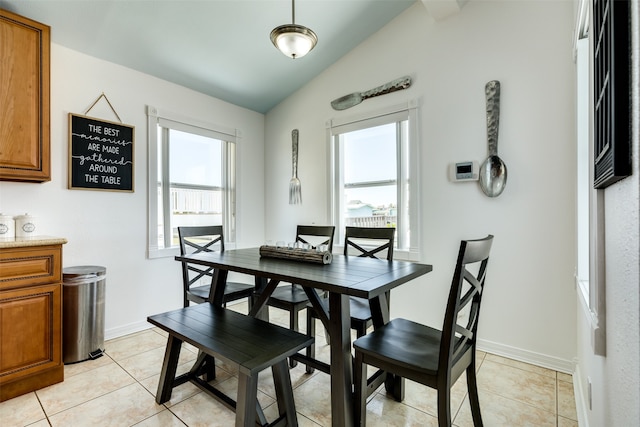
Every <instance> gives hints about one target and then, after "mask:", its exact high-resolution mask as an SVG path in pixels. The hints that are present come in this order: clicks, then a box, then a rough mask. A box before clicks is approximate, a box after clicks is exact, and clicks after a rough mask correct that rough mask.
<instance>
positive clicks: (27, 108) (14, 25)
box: [0, 9, 51, 182]
mask: <svg viewBox="0 0 640 427" xmlns="http://www.w3.org/2000/svg"><path fill="white" fill-rule="evenodd" d="M50 48H51V38H50V27H49V26H48V25H44V24H41V23H39V22H36V21H33V20H31V19H28V18H25V17H23V16H20V15H16V14H15V13H12V12H9V11H6V10H2V9H0V180H4V181H32V182H44V181H50V180H51V160H50V131H49V120H50V117H49V116H50V113H49V68H50V60H49V55H50Z"/></svg>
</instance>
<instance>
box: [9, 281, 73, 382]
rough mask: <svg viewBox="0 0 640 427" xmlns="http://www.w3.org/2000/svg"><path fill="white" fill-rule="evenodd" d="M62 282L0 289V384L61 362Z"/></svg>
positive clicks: (58, 364)
mask: <svg viewBox="0 0 640 427" xmlns="http://www.w3.org/2000/svg"><path fill="white" fill-rule="evenodd" d="M60 292H61V285H60V284H59V283H58V284H52V285H44V286H34V287H30V288H23V289H16V290H13V291H4V292H0V336H1V337H2V340H1V345H0V387H2V384H3V383H6V382H10V381H12V380H15V379H17V378H20V377H25V376H28V375H31V374H37V373H38V372H40V371H44V370H47V369H50V368H52V367H56V366H60V365H61V363H62V351H61V340H60V337H61V333H60V332H61V303H60V301H61V293H60Z"/></svg>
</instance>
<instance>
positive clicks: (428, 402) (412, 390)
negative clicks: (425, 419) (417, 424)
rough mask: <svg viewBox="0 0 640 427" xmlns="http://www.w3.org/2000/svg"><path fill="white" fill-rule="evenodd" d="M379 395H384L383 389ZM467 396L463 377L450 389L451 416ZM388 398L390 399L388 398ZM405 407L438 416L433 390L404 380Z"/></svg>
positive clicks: (435, 396) (435, 394)
mask: <svg viewBox="0 0 640 427" xmlns="http://www.w3.org/2000/svg"><path fill="white" fill-rule="evenodd" d="M380 394H386V392H385V391H384V388H383V389H381V391H380ZM466 395H467V380H466V377H465V376H464V375H463V376H461V377H460V378H459V379H458V381H457V382H456V383H455V384H454V386H453V387H452V388H451V415H452V416H453V415H455V414H456V413H457V412H458V409H459V408H460V405H461V404H462V401H463V400H464V397H465V396H466ZM389 398H391V397H390V396H389ZM402 403H404V404H405V405H407V406H410V407H412V408H415V409H418V410H420V411H422V412H426V413H428V414H429V415H432V416H434V417H437V416H438V394H437V392H436V390H435V389H432V388H430V387H427V386H424V385H422V384H419V383H416V382H413V381H409V380H405V399H404V401H403V402H402Z"/></svg>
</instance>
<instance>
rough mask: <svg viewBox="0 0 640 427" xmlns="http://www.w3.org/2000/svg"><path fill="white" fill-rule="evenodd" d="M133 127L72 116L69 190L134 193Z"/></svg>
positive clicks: (70, 116) (70, 119)
mask: <svg viewBox="0 0 640 427" xmlns="http://www.w3.org/2000/svg"><path fill="white" fill-rule="evenodd" d="M133 145H134V127H133V126H127V125H123V124H121V123H114V122H109V121H105V120H99V119H94V118H92V117H88V116H80V115H77V114H69V188H84V189H95V190H109V191H130V192H132V191H133V152H134V151H133Z"/></svg>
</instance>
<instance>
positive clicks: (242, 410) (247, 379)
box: [236, 372, 258, 427]
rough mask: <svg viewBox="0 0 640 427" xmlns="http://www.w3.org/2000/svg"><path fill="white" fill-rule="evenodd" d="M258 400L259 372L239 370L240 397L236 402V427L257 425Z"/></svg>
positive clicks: (253, 426)
mask: <svg viewBox="0 0 640 427" xmlns="http://www.w3.org/2000/svg"><path fill="white" fill-rule="evenodd" d="M257 402H258V374H255V375H247V374H245V373H242V372H238V398H237V402H236V427H255V425H256V404H257Z"/></svg>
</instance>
